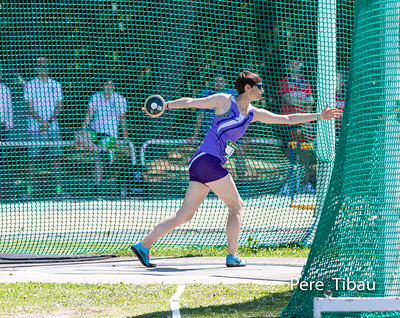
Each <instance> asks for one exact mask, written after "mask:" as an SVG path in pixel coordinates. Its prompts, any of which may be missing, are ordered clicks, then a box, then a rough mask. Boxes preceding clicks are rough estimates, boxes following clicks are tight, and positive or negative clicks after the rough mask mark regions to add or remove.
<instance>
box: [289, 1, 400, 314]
mask: <svg viewBox="0 0 400 318" xmlns="http://www.w3.org/2000/svg"><path fill="white" fill-rule="evenodd" d="M399 14H400V5H399V2H395V1H359V2H357V5H356V10H355V21H354V35H353V40H352V54H351V62H350V73H349V86H348V91H347V94H346V96H347V98H346V112H345V115H344V118H343V124H342V126H343V128H342V133H341V136H340V140H339V145H338V151H337V153H336V161H335V168H334V170H333V175H332V178H331V183H330V187H329V190H328V193H327V196H326V201H325V204H324V208H323V211H322V214H321V219H320V222H319V226H318V229H317V231H316V234H315V239H314V242H313V245H312V248H311V253H310V256H309V258H308V262H307V265H306V267H305V269H304V271H303V276H302V278H301V280H300V281H301V282H303V288H299V286H300V285H299V286H298V288H297V289H296V291H295V293H294V295H293V297H292V299H291V301H290V303H289V305H288V306H287V308H286V309H284V310H283V312H282V317H312V316H313V312H312V308H313V298H314V297H323V294H324V292H325V291H327V290H330V291H331V292H332V296H333V297H388V296H391V297H398V296H399V285H400V282H399V191H398V190H399V149H400V148H399V140H400V139H399V136H400V135H399V133H400V129H399V128H400V126H399V118H398V114H399V110H400V109H399V93H400V68H399V67H400V50H399V21H400V20H399ZM310 282H314V284H315V282H320V285H319V286H320V288H319V290H316V289H315V288H310V284H309V283H310ZM305 285H308V287H305ZM314 287H315V285H314ZM398 316H399V314H398V313H395V312H392V313H390V312H386V313H383V312H375V313H372V312H369V313H366V312H364V313H341V314H338V313H336V314H333V313H329V314H328V313H325V314H324V315H323V317H398Z"/></svg>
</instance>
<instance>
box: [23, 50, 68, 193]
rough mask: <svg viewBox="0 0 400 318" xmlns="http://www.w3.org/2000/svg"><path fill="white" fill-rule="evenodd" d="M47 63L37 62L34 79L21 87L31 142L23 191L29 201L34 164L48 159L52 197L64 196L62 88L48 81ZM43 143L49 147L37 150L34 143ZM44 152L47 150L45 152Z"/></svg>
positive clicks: (32, 183)
mask: <svg viewBox="0 0 400 318" xmlns="http://www.w3.org/2000/svg"><path fill="white" fill-rule="evenodd" d="M49 65H50V62H49V61H48V60H47V59H46V58H45V57H43V56H41V57H39V58H38V59H37V60H36V67H35V72H36V74H37V76H36V77H35V78H34V79H32V80H30V81H28V82H27V83H26V85H25V87H24V99H25V104H26V107H27V110H28V116H29V117H28V125H29V134H30V141H31V142H32V146H31V147H29V151H28V152H29V157H30V161H29V176H30V178H29V183H28V187H27V191H26V196H27V198H29V197H31V195H32V193H33V192H34V191H35V188H36V187H38V186H39V185H38V183H37V182H36V181H37V180H36V178H35V171H36V170H35V164H36V165H38V164H39V160H38V157H39V156H44V157H46V158H48V157H50V166H51V171H52V178H53V181H54V183H55V188H54V194H55V195H56V196H58V197H60V198H63V197H66V196H67V194H66V193H65V192H64V191H63V189H62V180H61V176H62V175H61V168H60V156H61V155H62V146H61V145H60V144H57V143H59V142H61V141H62V140H61V135H60V127H59V124H58V119H59V117H60V114H61V112H62V107H63V95H62V89H61V84H60V83H59V82H57V81H56V80H54V79H52V78H50V77H49V75H48V73H49ZM39 142H46V143H49V145H50V146H46V147H43V146H37V145H35V143H36V144H37V143H39ZM45 148H46V150H45Z"/></svg>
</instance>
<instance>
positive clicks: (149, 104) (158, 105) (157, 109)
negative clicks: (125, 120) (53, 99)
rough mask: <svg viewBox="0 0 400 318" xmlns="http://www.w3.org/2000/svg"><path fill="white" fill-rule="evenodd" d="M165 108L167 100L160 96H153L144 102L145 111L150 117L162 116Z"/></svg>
mask: <svg viewBox="0 0 400 318" xmlns="http://www.w3.org/2000/svg"><path fill="white" fill-rule="evenodd" d="M165 107H166V106H165V100H164V98H162V97H161V96H160V95H151V96H149V97H148V98H147V99H146V101H145V102H144V111H145V112H146V114H147V115H149V116H150V117H158V116H161V115H162V114H163V112H164V110H165Z"/></svg>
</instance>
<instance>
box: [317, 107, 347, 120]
mask: <svg viewBox="0 0 400 318" xmlns="http://www.w3.org/2000/svg"><path fill="white" fill-rule="evenodd" d="M328 107H329V105H328V104H327V105H326V106H325V108H324V109H323V110H322V112H321V114H320V115H319V118H321V119H323V120H326V119H332V118H339V117H340V116H342V115H343V112H342V111H341V110H340V109H337V108H331V109H328Z"/></svg>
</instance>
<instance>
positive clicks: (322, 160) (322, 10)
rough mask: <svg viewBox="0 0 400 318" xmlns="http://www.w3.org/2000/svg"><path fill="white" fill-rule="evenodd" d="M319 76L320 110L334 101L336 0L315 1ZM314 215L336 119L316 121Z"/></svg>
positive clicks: (324, 186) (325, 182) (329, 165)
mask: <svg viewBox="0 0 400 318" xmlns="http://www.w3.org/2000/svg"><path fill="white" fill-rule="evenodd" d="M317 50H318V78H317V96H318V101H317V112H318V113H321V111H322V110H323V108H324V107H325V105H326V104H329V105H330V106H332V105H335V87H336V2H332V1H329V0H322V1H319V2H318V46H317ZM316 151H317V158H318V161H317V204H316V211H317V213H316V214H317V218H316V221H315V224H317V223H318V220H319V215H320V214H321V210H322V207H323V204H324V201H325V196H326V192H327V190H328V186H329V182H330V179H331V174H332V169H333V158H334V157H335V122H334V121H333V120H324V121H322V120H320V121H318V122H317V147H316ZM314 229H315V226H313V227H312V228H311V231H310V235H308V236H307V238H306V239H305V243H306V244H308V243H309V241H310V240H312V238H313V233H314Z"/></svg>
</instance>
